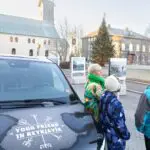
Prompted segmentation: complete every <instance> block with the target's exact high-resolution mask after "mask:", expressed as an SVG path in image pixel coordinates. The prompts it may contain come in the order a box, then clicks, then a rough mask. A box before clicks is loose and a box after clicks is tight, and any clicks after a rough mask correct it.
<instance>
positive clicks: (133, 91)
mask: <svg viewBox="0 0 150 150" xmlns="http://www.w3.org/2000/svg"><path fill="white" fill-rule="evenodd" d="M127 91H128V92H132V93H136V94H142V93H143V92H140V91H135V90H131V89H127Z"/></svg>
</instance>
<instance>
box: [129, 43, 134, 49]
mask: <svg viewBox="0 0 150 150" xmlns="http://www.w3.org/2000/svg"><path fill="white" fill-rule="evenodd" d="M129 50H130V51H133V45H132V44H131V43H130V45H129Z"/></svg>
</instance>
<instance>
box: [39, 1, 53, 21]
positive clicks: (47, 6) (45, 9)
mask: <svg viewBox="0 0 150 150" xmlns="http://www.w3.org/2000/svg"><path fill="white" fill-rule="evenodd" d="M38 6H39V8H40V14H41V17H42V20H44V21H48V22H50V23H52V24H54V0H39V3H38Z"/></svg>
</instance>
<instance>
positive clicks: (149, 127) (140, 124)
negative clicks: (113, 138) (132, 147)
mask: <svg viewBox="0 0 150 150" xmlns="http://www.w3.org/2000/svg"><path fill="white" fill-rule="evenodd" d="M135 125H136V128H137V130H138V131H139V132H141V133H143V134H144V140H145V146H146V150H150V85H149V86H148V87H147V88H146V89H145V91H144V93H143V94H142V95H141V97H140V100H139V103H138V106H137V109H136V113H135Z"/></svg>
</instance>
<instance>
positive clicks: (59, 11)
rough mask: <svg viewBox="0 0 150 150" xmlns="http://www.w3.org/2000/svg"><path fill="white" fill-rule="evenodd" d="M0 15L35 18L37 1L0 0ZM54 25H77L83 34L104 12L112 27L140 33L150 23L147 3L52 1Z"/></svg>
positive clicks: (149, 1) (126, 0) (95, 25)
mask: <svg viewBox="0 0 150 150" xmlns="http://www.w3.org/2000/svg"><path fill="white" fill-rule="evenodd" d="M0 2H1V3H0V13H1V14H9V15H16V16H22V17H28V18H34V19H38V18H39V12H38V5H37V4H38V0H0ZM55 4H56V7H55V22H56V23H57V24H58V23H61V22H62V21H63V20H64V18H65V17H66V18H67V19H68V22H69V23H70V24H71V25H77V26H78V25H81V26H82V27H83V28H84V31H85V32H86V33H87V32H91V31H94V30H96V29H97V28H98V27H99V25H100V23H101V20H102V16H103V14H104V12H105V13H106V19H107V23H109V24H111V26H112V27H116V28H121V29H124V28H125V27H129V29H131V30H133V31H135V32H138V33H141V34H144V31H145V29H146V27H147V25H148V23H150V0H55Z"/></svg>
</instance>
